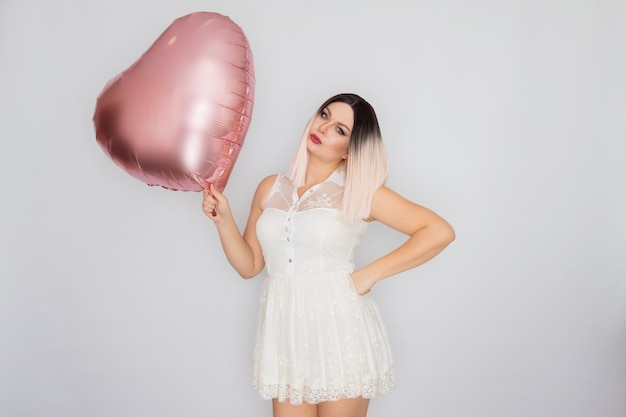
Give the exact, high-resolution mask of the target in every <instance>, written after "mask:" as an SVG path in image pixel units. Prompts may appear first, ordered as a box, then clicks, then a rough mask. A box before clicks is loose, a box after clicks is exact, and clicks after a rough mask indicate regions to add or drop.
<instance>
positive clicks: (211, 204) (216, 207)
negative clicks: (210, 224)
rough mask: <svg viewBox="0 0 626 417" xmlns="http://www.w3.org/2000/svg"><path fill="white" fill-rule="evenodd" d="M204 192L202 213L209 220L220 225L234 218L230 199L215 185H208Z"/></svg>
mask: <svg viewBox="0 0 626 417" xmlns="http://www.w3.org/2000/svg"><path fill="white" fill-rule="evenodd" d="M202 192H203V194H204V198H203V199H202V211H203V212H204V214H206V216H207V217H208V218H209V219H211V220H213V221H214V222H215V223H218V224H219V223H222V222H223V221H224V220H227V219H231V218H232V214H231V211H230V205H229V204H228V199H227V198H226V197H224V195H223V194H222V193H220V192H219V191H218V190H217V189H216V188H215V186H214V185H213V184H208V183H207V184H206V185H205V187H204V190H203V191H202Z"/></svg>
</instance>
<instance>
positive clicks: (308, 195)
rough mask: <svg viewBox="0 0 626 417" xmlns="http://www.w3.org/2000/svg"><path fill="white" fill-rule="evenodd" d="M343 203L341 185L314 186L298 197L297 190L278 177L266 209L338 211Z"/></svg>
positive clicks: (286, 180) (281, 177) (329, 182)
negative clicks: (292, 208)
mask: <svg viewBox="0 0 626 417" xmlns="http://www.w3.org/2000/svg"><path fill="white" fill-rule="evenodd" d="M342 203H343V185H340V184H338V183H336V182H333V181H328V180H327V181H325V182H322V183H320V184H316V185H314V186H312V187H311V188H309V189H308V190H307V191H305V192H304V194H303V195H302V197H298V193H297V190H296V189H295V187H294V186H293V184H291V182H290V181H289V179H288V178H287V177H286V176H285V175H280V176H279V177H278V178H277V179H276V182H275V183H274V186H273V188H272V191H271V193H270V196H269V198H268V200H267V204H266V207H271V208H275V209H278V210H283V211H287V210H289V209H290V208H291V207H292V206H294V205H297V208H296V210H295V211H305V210H310V209H315V208H329V209H335V210H340V209H341V205H342Z"/></svg>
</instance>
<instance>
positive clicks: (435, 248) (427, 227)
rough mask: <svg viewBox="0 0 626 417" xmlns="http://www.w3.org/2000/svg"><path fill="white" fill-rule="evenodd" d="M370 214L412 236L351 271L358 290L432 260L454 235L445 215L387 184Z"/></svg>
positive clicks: (381, 189)
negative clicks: (442, 215)
mask: <svg viewBox="0 0 626 417" xmlns="http://www.w3.org/2000/svg"><path fill="white" fill-rule="evenodd" d="M370 218H371V219H372V220H378V221H380V222H381V223H383V224H385V225H387V226H389V227H391V228H393V229H395V230H398V231H400V232H402V233H404V234H406V235H408V236H409V238H408V240H407V241H406V242H405V243H404V244H402V245H401V246H399V247H398V248H396V249H394V250H393V251H391V252H389V253H388V254H386V255H384V256H383V257H381V258H379V259H377V260H375V261H374V262H372V263H370V264H368V265H366V266H365V267H363V268H361V269H359V270H358V271H355V272H354V273H353V274H352V279H353V280H354V284H355V287H356V289H357V291H358V292H359V294H365V293H367V292H368V291H369V290H370V289H371V288H372V287H373V286H374V284H376V283H377V282H378V281H380V280H382V279H385V278H387V277H390V276H392V275H395V274H398V273H400V272H403V271H406V270H407V269H411V268H414V267H416V266H418V265H421V264H423V263H425V262H427V261H429V260H430V259H432V258H433V257H435V256H436V255H437V254H438V253H439V252H441V251H442V250H443V249H444V248H445V247H446V246H448V244H449V243H450V242H452V241H453V240H454V238H455V235H454V229H452V227H451V226H450V225H449V224H448V223H447V222H446V221H445V220H444V219H442V218H441V217H439V216H438V215H437V214H436V213H434V212H433V211H431V210H429V209H427V208H425V207H422V206H419V205H417V204H415V203H412V202H411V201H408V200H406V199H405V198H404V197H402V196H400V195H399V194H397V193H395V192H394V191H392V190H390V189H389V188H387V187H381V188H379V189H378V190H377V191H376V194H375V195H374V199H373V200H372V210H371V217H370Z"/></svg>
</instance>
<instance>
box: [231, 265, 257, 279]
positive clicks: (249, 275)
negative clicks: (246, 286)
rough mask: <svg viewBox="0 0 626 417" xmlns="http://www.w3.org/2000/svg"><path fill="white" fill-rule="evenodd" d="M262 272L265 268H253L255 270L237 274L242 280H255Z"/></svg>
mask: <svg viewBox="0 0 626 417" xmlns="http://www.w3.org/2000/svg"><path fill="white" fill-rule="evenodd" d="M262 270H263V266H261V267H260V268H259V267H256V268H253V269H250V270H248V271H239V270H238V271H237V272H238V273H239V276H240V277H241V278H243V279H250V278H254V277H256V276H257V275H259V273H260V272H261V271H262Z"/></svg>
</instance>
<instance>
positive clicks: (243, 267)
mask: <svg viewBox="0 0 626 417" xmlns="http://www.w3.org/2000/svg"><path fill="white" fill-rule="evenodd" d="M275 179H276V176H275V175H272V176H269V177H267V178H265V179H264V180H263V181H261V183H260V184H259V186H258V187H257V190H256V192H255V193H254V198H253V200H252V205H251V207H250V215H249V216H248V222H247V224H246V228H245V230H244V233H243V235H242V234H241V233H240V231H239V228H238V227H237V223H236V222H235V219H234V217H233V215H232V213H231V210H230V206H229V204H228V200H227V199H226V197H225V196H224V195H223V194H221V193H219V192H218V191H217V190H216V189H215V188H214V187H213V186H212V185H211V187H210V189H209V190H205V191H204V198H203V200H202V210H203V211H204V213H205V214H206V216H207V217H208V218H210V219H211V220H213V222H214V223H215V226H216V227H217V232H218V234H219V237H220V241H221V243H222V247H223V249H224V253H225V254H226V258H227V259H228V262H230V264H231V265H232V267H233V268H234V269H235V271H237V273H239V275H241V277H243V278H252V277H254V276H255V275H257V274H258V273H259V272H261V270H262V269H263V267H264V266H265V260H264V259H263V252H262V251H261V245H260V243H259V240H258V238H257V235H256V223H257V220H258V219H259V216H261V213H262V212H263V206H264V204H265V200H266V199H267V196H268V195H269V192H270V190H271V188H272V186H273V184H274V181H275ZM213 212H214V213H215V216H213Z"/></svg>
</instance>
